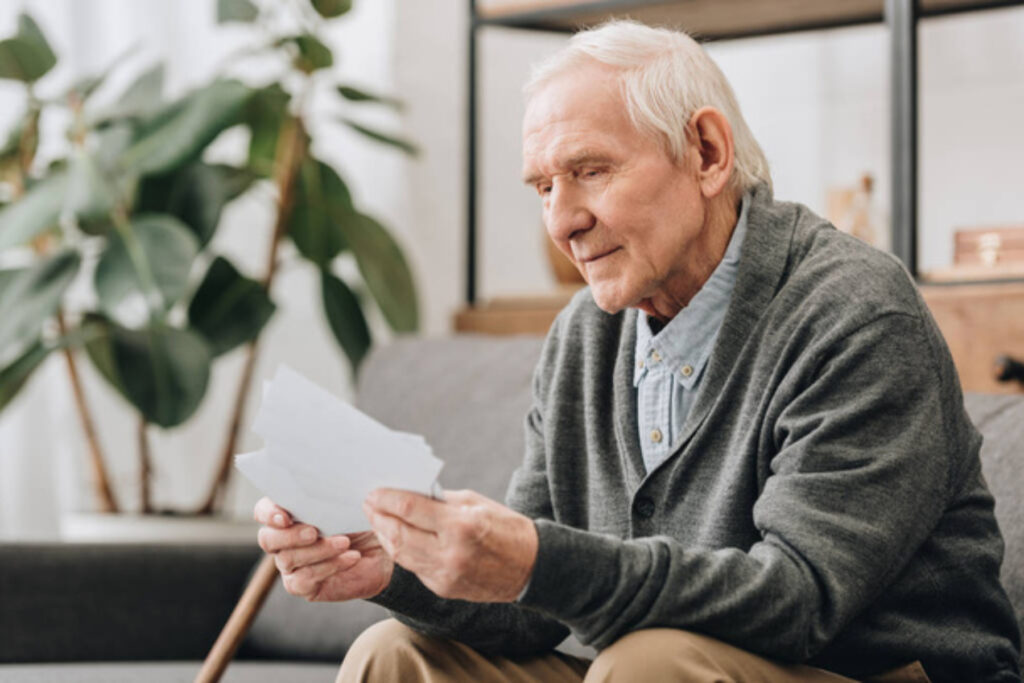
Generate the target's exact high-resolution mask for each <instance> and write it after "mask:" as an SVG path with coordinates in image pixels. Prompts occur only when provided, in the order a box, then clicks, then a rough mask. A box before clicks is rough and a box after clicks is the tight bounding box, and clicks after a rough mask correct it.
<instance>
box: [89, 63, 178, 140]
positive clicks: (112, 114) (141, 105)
mask: <svg viewBox="0 0 1024 683" xmlns="http://www.w3.org/2000/svg"><path fill="white" fill-rule="evenodd" d="M163 91H164V65H163V64H160V63H157V64H154V65H153V66H151V67H150V68H148V69H146V70H145V71H143V72H142V73H141V74H139V75H138V76H137V77H136V78H135V80H134V81H132V82H131V85H129V86H128V87H127V88H125V89H124V92H122V93H121V96H120V97H119V98H118V99H117V101H116V102H114V103H113V104H112V105H109V106H108V107H107V108H106V109H102V110H100V111H98V112H96V113H95V114H92V115H91V116H90V117H89V125H91V126H93V127H97V128H102V127H104V126H108V125H110V124H111V123H115V122H117V121H122V120H125V119H138V118H146V117H149V116H153V115H154V114H155V113H156V112H157V111H159V110H160V108H161V107H162V106H165V105H164V103H163Z"/></svg>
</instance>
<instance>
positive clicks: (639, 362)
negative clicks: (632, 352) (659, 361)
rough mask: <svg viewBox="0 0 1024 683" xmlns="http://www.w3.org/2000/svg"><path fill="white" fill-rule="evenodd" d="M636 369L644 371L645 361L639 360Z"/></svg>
mask: <svg viewBox="0 0 1024 683" xmlns="http://www.w3.org/2000/svg"><path fill="white" fill-rule="evenodd" d="M636 367H637V369H639V370H643V369H644V362H643V360H642V359H641V360H638V361H637V362H636Z"/></svg>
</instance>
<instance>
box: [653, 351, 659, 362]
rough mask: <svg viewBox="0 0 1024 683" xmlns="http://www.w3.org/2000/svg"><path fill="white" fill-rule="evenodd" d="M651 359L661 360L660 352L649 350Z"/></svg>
mask: <svg viewBox="0 0 1024 683" xmlns="http://www.w3.org/2000/svg"><path fill="white" fill-rule="evenodd" d="M651 360H653V361H654V362H655V363H657V362H658V361H659V360H661V354H660V353H658V352H657V351H651Z"/></svg>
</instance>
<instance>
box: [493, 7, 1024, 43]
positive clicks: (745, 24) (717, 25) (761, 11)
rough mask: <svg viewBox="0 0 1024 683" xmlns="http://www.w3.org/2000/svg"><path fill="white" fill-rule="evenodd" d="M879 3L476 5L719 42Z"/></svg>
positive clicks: (841, 16)
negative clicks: (656, 28)
mask: <svg viewBox="0 0 1024 683" xmlns="http://www.w3.org/2000/svg"><path fill="white" fill-rule="evenodd" d="M920 2H921V9H920V12H921V16H923V17H928V16H938V15H942V14H952V13H958V12H968V11H974V10H979V9H988V8H997V7H1009V6H1013V5H1018V4H1021V3H1020V0H1001V1H1000V0H920ZM883 5H884V0H827V1H826V2H823V1H821V0H818V1H816V2H814V1H812V2H808V1H807V0H603V1H598V2H595V1H594V0H546V1H545V0H522V1H514V0H513V1H510V0H495V1H493V2H478V8H477V21H478V22H480V23H483V24H490V25H496V26H509V27H518V28H533V29H537V30H547V31H575V30H578V29H579V28H581V27H585V26H593V25H595V24H599V23H601V22H603V21H607V20H609V19H614V18H624V17H629V18H632V19H636V20H637V21H642V22H644V23H648V24H654V25H664V26H673V27H677V28H682V29H685V30H686V31H688V32H689V33H691V34H694V35H695V36H696V37H698V38H700V39H702V40H724V39H729V38H744V37H750V36H758V35H770V34H776V33H787V32H791V31H803V30H811V29H824V28H839V27H842V26H855V25H859V24H868V23H876V22H881V21H882V19H883V17H882V10H883Z"/></svg>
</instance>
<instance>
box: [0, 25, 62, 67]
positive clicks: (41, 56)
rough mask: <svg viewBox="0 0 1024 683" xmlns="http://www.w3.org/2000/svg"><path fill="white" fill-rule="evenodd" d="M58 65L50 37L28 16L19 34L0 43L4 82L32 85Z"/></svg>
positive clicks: (20, 26)
mask: <svg viewBox="0 0 1024 683" xmlns="http://www.w3.org/2000/svg"><path fill="white" fill-rule="evenodd" d="M56 63H57V56H56V55H55V54H53V50H52V49H50V44H49V43H48V42H47V40H46V36H44V35H43V32H42V31H40V30H39V26H38V25H37V24H36V22H35V21H33V20H32V17H30V16H29V15H27V14H22V15H21V16H20V17H18V33H17V34H16V35H15V36H14V37H12V38H7V39H6V40H2V41H0V79H12V80H16V81H22V82H25V83H32V82H35V81H37V80H39V79H40V78H42V77H43V76H44V75H45V74H46V73H47V72H48V71H49V70H50V69H52V68H53V67H54V65H55V64H56Z"/></svg>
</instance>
